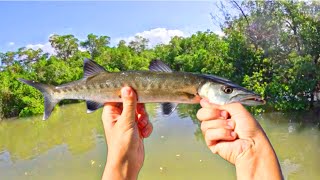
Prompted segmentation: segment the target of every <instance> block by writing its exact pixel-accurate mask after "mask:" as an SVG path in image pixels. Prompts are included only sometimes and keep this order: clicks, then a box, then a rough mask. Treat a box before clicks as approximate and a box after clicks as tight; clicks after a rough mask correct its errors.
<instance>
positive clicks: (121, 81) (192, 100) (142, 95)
mask: <svg viewBox="0 0 320 180" xmlns="http://www.w3.org/2000/svg"><path fill="white" fill-rule="evenodd" d="M149 69H150V71H126V72H113V73H109V72H106V71H105V70H104V69H103V67H101V66H100V65H98V64H96V63H95V62H93V61H91V60H88V59H86V60H85V62H84V78H83V79H81V80H78V81H73V82H70V83H67V84H63V85H60V86H56V87H55V86H51V85H44V84H41V83H37V82H34V81H29V80H24V79H19V80H20V81H22V82H24V83H26V84H28V85H31V86H33V87H35V88H37V89H38V90H40V91H41V92H42V93H43V95H44V99H45V113H44V117H43V119H44V120H45V119H47V118H48V117H49V116H50V114H51V112H52V110H53V108H54V106H55V105H56V104H57V103H58V102H59V101H61V100H63V99H81V100H86V101H87V109H88V110H87V112H93V111H95V110H96V109H98V108H100V107H102V106H103V104H104V103H106V102H122V100H121V96H120V90H121V88H122V87H125V86H130V87H132V88H133V89H134V90H135V91H136V93H137V95H138V102H140V103H162V111H163V114H167V115H168V114H171V113H172V111H174V109H175V107H176V106H177V104H178V103H187V104H196V103H199V102H200V100H201V98H208V99H209V101H210V102H212V103H216V104H226V103H232V102H240V103H242V104H247V105H260V104H264V103H265V101H264V100H262V99H261V97H260V96H259V95H257V94H255V93H253V92H252V91H249V90H247V89H245V88H243V87H241V86H239V85H236V84H234V83H232V82H231V81H229V80H227V79H223V78H220V77H217V76H212V75H203V74H194V73H187V72H172V70H171V69H170V68H169V67H168V66H167V65H165V64H164V63H162V61H159V60H154V61H152V62H151V64H150V67H149Z"/></svg>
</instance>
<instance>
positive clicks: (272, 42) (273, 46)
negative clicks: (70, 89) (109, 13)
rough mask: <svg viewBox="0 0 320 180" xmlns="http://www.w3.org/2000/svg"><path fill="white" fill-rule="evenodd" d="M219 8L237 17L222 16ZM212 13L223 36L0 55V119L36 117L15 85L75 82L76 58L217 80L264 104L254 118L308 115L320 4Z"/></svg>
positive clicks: (35, 97) (114, 68) (35, 102)
mask: <svg viewBox="0 0 320 180" xmlns="http://www.w3.org/2000/svg"><path fill="white" fill-rule="evenodd" d="M226 4H229V5H231V6H232V7H233V8H235V9H236V10H237V12H238V13H237V14H236V15H234V14H232V13H229V12H230V10H228V9H227V8H225V7H226V6H225V5H226ZM219 6H220V11H221V12H222V14H223V16H222V17H223V21H219V24H220V27H221V29H222V31H223V32H224V35H223V36H219V35H217V34H215V33H214V32H212V31H209V30H208V31H205V32H197V33H195V34H193V35H191V36H190V37H173V38H172V39H171V41H170V42H169V44H159V45H156V46H155V47H148V39H145V38H143V37H139V36H137V37H135V39H134V40H133V41H131V42H125V41H123V40H121V41H120V42H119V43H118V44H117V45H116V46H110V37H108V36H98V35H94V34H89V35H88V36H87V39H86V40H84V41H80V40H79V39H77V38H76V37H75V36H74V35H72V34H68V35H58V34H55V35H52V36H51V37H50V38H49V42H50V44H51V46H52V47H53V48H54V50H55V54H48V53H44V52H43V51H42V50H41V49H36V50H34V49H28V48H25V47H22V48H19V49H18V50H16V51H8V52H1V53H0V60H1V64H0V66H1V67H0V71H1V72H0V82H1V83H0V116H1V117H5V118H7V117H13V116H29V115H33V114H38V113H43V109H44V108H43V98H42V95H41V94H40V93H39V92H38V91H37V90H35V89H34V88H32V87H30V86H26V85H23V84H22V83H20V82H19V81H17V79H18V78H25V79H32V80H35V81H38V82H42V83H46V84H52V85H59V84H63V83H67V82H70V81H74V80H78V79H80V78H81V77H82V74H83V70H82V67H83V59H84V58H91V59H93V60H95V61H96V62H97V63H99V64H100V65H102V66H104V67H105V68H106V69H107V70H108V71H110V72H118V71H127V70H147V69H148V65H149V62H150V61H151V60H152V59H155V58H158V59H162V60H163V61H165V62H166V63H167V64H168V65H170V66H171V67H172V69H174V70H175V71H187V72H197V73H206V74H214V75H218V76H222V77H225V78H228V79H230V80H232V81H234V82H236V83H238V84H240V85H242V86H244V87H247V88H248V89H251V90H253V91H255V92H257V93H259V94H261V95H262V96H263V97H264V98H265V99H266V100H267V101H268V104H267V106H264V107H262V108H263V109H262V108H260V109H258V110H259V111H261V110H279V111H290V110H308V109H310V108H313V107H314V106H315V105H316V104H317V95H320V92H319V91H320V88H319V87H320V68H319V67H320V62H319V61H320V59H319V55H320V13H319V12H320V3H319V2H317V1H308V2H303V1H294V0H282V1H277V0H270V1H242V2H241V3H237V2H236V1H229V2H221V4H220V5H219ZM213 21H215V20H214V19H213ZM317 93H318V94H317ZM318 98H319V97H318ZM318 101H319V100H318ZM67 102H68V101H64V102H62V103H67Z"/></svg>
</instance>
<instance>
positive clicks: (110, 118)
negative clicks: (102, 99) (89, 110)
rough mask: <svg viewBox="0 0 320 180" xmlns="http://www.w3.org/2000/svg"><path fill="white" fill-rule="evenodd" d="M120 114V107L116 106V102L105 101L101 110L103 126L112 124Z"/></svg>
mask: <svg viewBox="0 0 320 180" xmlns="http://www.w3.org/2000/svg"><path fill="white" fill-rule="evenodd" d="M120 114H121V109H119V108H118V107H117V106H116V103H106V104H105V105H104V107H103V111H102V122H103V124H104V125H105V127H109V125H112V124H114V122H115V121H116V120H117V119H118V117H119V116H120Z"/></svg>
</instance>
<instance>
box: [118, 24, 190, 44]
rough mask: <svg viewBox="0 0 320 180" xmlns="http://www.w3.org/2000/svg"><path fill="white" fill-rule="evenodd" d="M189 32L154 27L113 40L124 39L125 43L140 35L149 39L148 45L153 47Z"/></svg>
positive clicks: (184, 35)
mask: <svg viewBox="0 0 320 180" xmlns="http://www.w3.org/2000/svg"><path fill="white" fill-rule="evenodd" d="M189 35H190V34H188V33H185V32H183V31H181V30H178V29H176V30H169V29H166V28H155V29H151V30H149V31H143V32H139V33H136V34H135V35H134V36H130V37H123V38H116V39H115V41H116V43H118V42H119V41H120V40H124V41H126V42H127V43H129V42H130V41H133V40H134V39H135V36H141V37H143V38H146V39H148V40H149V44H148V46H149V47H154V46H155V45H157V44H168V43H169V42H170V40H171V38H173V37H174V36H182V37H186V36H189Z"/></svg>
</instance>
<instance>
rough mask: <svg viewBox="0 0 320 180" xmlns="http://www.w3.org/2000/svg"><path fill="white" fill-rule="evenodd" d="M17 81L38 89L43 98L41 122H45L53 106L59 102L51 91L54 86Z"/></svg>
mask: <svg viewBox="0 0 320 180" xmlns="http://www.w3.org/2000/svg"><path fill="white" fill-rule="evenodd" d="M18 80H19V81H21V82H23V83H25V84H27V85H30V86H32V87H34V88H36V89H38V90H39V91H40V92H41V93H42V95H43V97H44V114H43V120H47V119H48V118H49V116H50V115H51V113H52V111H53V108H54V106H55V105H56V104H57V103H58V102H60V100H59V99H56V98H55V97H54V96H53V89H54V86H51V85H46V84H42V83H38V82H35V81H30V80H26V79H22V78H20V79H18Z"/></svg>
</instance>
